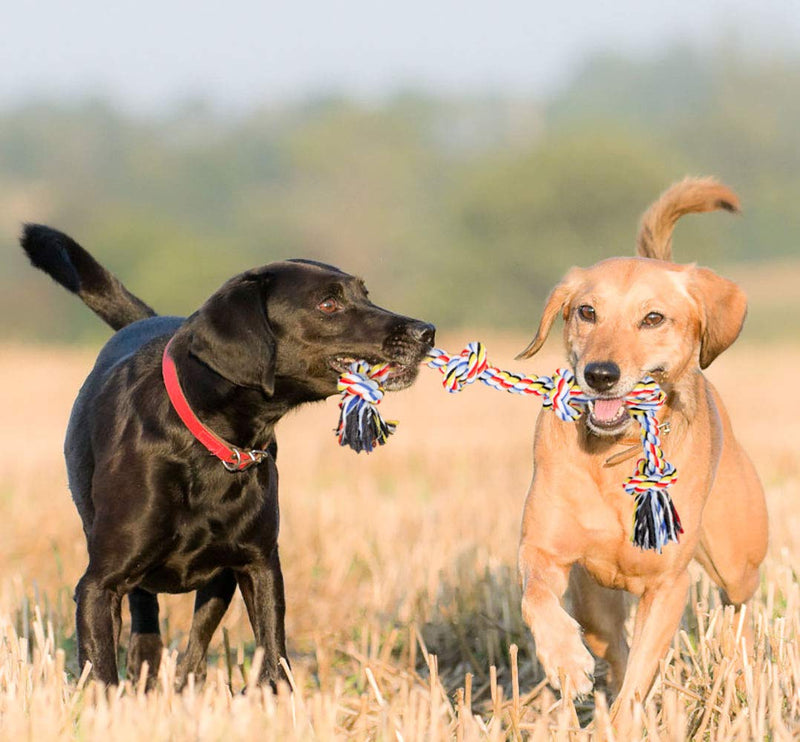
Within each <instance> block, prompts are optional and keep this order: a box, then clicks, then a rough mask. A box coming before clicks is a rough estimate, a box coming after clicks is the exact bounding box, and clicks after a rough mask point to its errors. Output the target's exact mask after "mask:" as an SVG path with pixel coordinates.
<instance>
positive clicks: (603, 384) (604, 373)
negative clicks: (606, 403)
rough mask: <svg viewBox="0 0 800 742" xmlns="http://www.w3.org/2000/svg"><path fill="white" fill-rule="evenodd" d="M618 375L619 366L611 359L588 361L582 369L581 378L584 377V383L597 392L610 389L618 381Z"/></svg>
mask: <svg viewBox="0 0 800 742" xmlns="http://www.w3.org/2000/svg"><path fill="white" fill-rule="evenodd" d="M619 377H620V370H619V366H617V364H616V363H614V362H613V361H603V362H600V363H588V364H587V365H586V368H585V369H584V370H583V378H585V379H586V383H587V384H588V385H589V386H590V387H592V389H594V390H595V391H597V392H604V391H606V390H607V389H611V387H612V386H614V384H616V383H617V382H618V381H619Z"/></svg>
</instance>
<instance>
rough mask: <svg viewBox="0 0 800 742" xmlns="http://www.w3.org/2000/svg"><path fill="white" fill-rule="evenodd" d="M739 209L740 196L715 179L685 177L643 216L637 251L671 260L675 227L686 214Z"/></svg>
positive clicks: (644, 255)
mask: <svg viewBox="0 0 800 742" xmlns="http://www.w3.org/2000/svg"><path fill="white" fill-rule="evenodd" d="M717 209H725V210H726V211H733V212H738V211H739V198H738V196H737V195H736V194H735V193H734V192H733V191H732V190H731V189H730V188H728V187H727V186H724V185H722V183H720V182H718V181H717V180H716V179H714V178H684V179H683V180H682V181H680V182H679V183H675V184H673V185H671V186H670V187H669V188H667V190H666V191H664V193H662V194H661V196H659V198H658V200H657V201H655V202H654V203H653V204H652V205H651V206H650V208H649V209H648V210H647V211H646V212H645V213H644V216H642V220H641V222H640V223H639V234H638V235H637V236H636V252H637V253H638V254H639V255H641V256H642V257H644V258H654V259H655V260H672V230H673V229H674V228H675V222H677V221H678V219H680V218H681V217H682V216H683V215H684V214H692V213H697V212H703V211H715V210H717Z"/></svg>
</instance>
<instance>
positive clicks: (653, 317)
mask: <svg viewBox="0 0 800 742" xmlns="http://www.w3.org/2000/svg"><path fill="white" fill-rule="evenodd" d="M663 321H664V315H663V314H661V312H649V313H648V314H646V315H645V318H644V319H643V320H642V327H658V326H659V325H660V324H661V323H662V322H663Z"/></svg>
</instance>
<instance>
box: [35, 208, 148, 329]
mask: <svg viewBox="0 0 800 742" xmlns="http://www.w3.org/2000/svg"><path fill="white" fill-rule="evenodd" d="M20 244H21V245H22V249H23V250H25V252H26V253H27V254H28V257H29V258H30V260H31V263H32V264H33V265H34V266H35V267H37V268H39V269H40V270H43V271H44V272H45V273H47V275H48V276H50V277H51V278H52V279H53V280H54V281H56V282H57V283H60V284H61V285H62V286H63V287H64V288H66V289H68V290H69V291H71V292H72V293H73V294H77V295H78V296H79V297H80V298H81V299H82V300H83V303H84V304H86V306H87V307H89V309H91V310H92V311H93V312H94V313H95V314H96V315H97V316H98V317H100V319H102V320H103V321H104V322H106V323H107V324H109V325H111V327H113V328H114V329H115V330H120V329H122V328H123V327H125V326H126V325H129V324H131V322H136V321H137V320H140V319H146V318H147V317H153V316H155V314H156V313H155V312H154V311H153V310H152V309H151V308H150V307H149V306H147V304H145V303H144V302H143V301H142V300H141V299H139V298H138V297H136V296H134V295H133V294H132V293H131V292H130V291H128V289H126V288H125V287H124V286H123V285H122V283H121V282H120V280H119V279H118V278H117V277H116V276H115V275H113V274H112V273H110V272H109V271H107V270H106V269H105V268H103V266H102V265H100V263H98V262H97V261H96V260H95V259H94V258H93V257H92V256H91V255H89V253H88V252H86V250H84V249H83V248H82V247H81V246H80V245H79V244H78V243H77V242H75V240H73V239H72V238H70V237H67V235H65V234H64V233H63V232H59V231H58V230H55V229H51V228H50V227H45V226H44V225H42V224H26V225H25V228H24V229H23V232H22V237H20Z"/></svg>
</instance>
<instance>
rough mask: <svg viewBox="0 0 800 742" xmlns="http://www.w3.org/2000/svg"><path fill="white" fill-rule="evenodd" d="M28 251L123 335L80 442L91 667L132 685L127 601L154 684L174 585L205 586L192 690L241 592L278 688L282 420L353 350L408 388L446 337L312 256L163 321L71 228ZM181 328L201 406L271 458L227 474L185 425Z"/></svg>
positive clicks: (74, 440) (78, 434)
mask: <svg viewBox="0 0 800 742" xmlns="http://www.w3.org/2000/svg"><path fill="white" fill-rule="evenodd" d="M22 246H23V248H24V249H25V251H26V252H27V253H28V255H29V256H30V257H31V261H32V262H33V264H34V265H35V266H37V267H38V268H41V269H42V270H44V271H45V272H46V273H48V274H49V275H50V276H52V277H53V278H54V279H55V280H56V281H58V282H59V283H61V284H62V285H64V286H65V287H66V288H68V289H69V290H70V291H72V292H74V293H76V294H78V295H79V296H80V297H81V298H82V299H83V300H84V301H85V302H86V303H87V305H89V306H90V307H91V308H92V309H93V310H94V311H95V312H96V313H97V314H98V315H100V316H101V317H102V318H103V319H104V320H105V321H106V322H108V323H109V324H111V325H112V326H113V327H115V328H123V329H120V330H119V332H117V333H116V334H115V335H114V336H113V337H112V338H111V340H109V342H108V343H107V344H106V345H105V347H104V348H103V349H102V350H101V352H100V354H99V356H98V358H97V361H96V364H95V366H94V369H93V370H92V372H91V373H90V374H89V377H88V378H87V379H86V382H85V383H84V385H83V387H82V389H81V390H80V393H79V394H78V398H77V400H76V402H75V405H74V408H73V411H72V415H71V418H70V422H69V427H68V430H67V437H66V442H65V455H66V460H67V470H68V477H69V485H70V489H71V491H72V496H73V499H74V501H75V504H76V506H77V508H78V512H79V513H80V516H81V519H82V521H83V528H84V532H85V534H86V541H87V547H88V552H89V565H88V568H87V570H86V572H85V574H84V575H83V577H82V578H81V580H80V582H79V583H78V585H77V588H76V591H75V599H76V602H77V632H78V647H79V649H78V659H79V662H80V664H81V666H83V664H84V663H85V662H86V661H87V660H88V661H90V662H91V663H92V672H93V674H94V677H95V678H96V679H97V680H100V681H102V682H104V683H106V684H114V683H116V682H117V681H118V674H117V663H116V647H117V644H118V642H119V633H120V623H121V621H120V609H121V601H122V597H123V596H124V595H126V594H127V595H128V596H129V604H130V609H131V617H132V635H131V641H130V646H129V653H128V667H129V675H132V676H133V677H136V676H137V675H138V674H139V672H140V668H141V665H142V663H143V662H145V661H146V662H147V663H148V664H149V667H150V671H151V677H152V675H153V674H154V673H155V670H156V669H157V668H158V665H159V661H160V657H161V649H162V643H161V637H160V634H159V620H158V600H157V593H160V592H167V593H181V592H188V591H195V590H196V591H197V595H196V599H195V613H194V620H193V622H192V628H191V632H190V636H189V645H188V648H187V650H186V652H185V654H184V655H183V657H182V659H181V661H180V664H179V673H178V674H179V681H180V682H181V683H183V682H185V680H186V678H187V676H188V674H189V673H195V675H196V676H198V677H202V676H204V675H205V666H206V651H207V648H208V644H209V642H210V640H211V636H212V634H213V632H214V630H215V629H216V627H217V625H218V624H219V622H220V620H221V619H222V616H223V614H224V613H225V610H226V608H227V607H228V604H229V602H230V600H231V598H232V596H233V593H234V591H235V589H236V587H237V586H238V587H239V589H240V590H241V592H242V596H243V598H244V601H245V605H246V607H247V612H248V615H249V618H250V622H251V624H252V626H253V631H254V634H255V639H256V644H257V646H260V647H263V648H264V650H265V658H264V663H263V666H262V669H261V679H262V680H263V681H267V682H270V683H272V684H273V686H274V684H275V682H276V681H277V680H278V678H279V677H281V673H282V671H281V668H280V664H279V659H280V657H286V642H285V635H284V611H285V604H284V590H283V578H282V575H281V568H280V562H279V558H278V544H277V540H278V520H279V513H278V474H277V469H276V466H275V455H276V453H277V445H276V442H275V435H274V427H275V424H276V423H277V422H278V420H279V419H280V418H281V417H282V416H283V415H284V414H286V412H288V411H289V410H291V409H293V408H294V407H297V406H298V405H300V404H303V403H305V402H313V401H315V400H320V399H323V398H325V397H328V396H330V395H332V394H335V393H336V391H337V389H336V383H337V379H338V372H337V371H336V370H335V365H336V364H335V363H334V361H335V360H336V359H337V358H342V357H345V358H347V357H352V358H359V357H364V358H367V359H369V360H372V361H378V360H388V361H393V362H394V363H396V364H398V366H399V367H400V369H401V372H400V373H398V375H397V376H396V378H395V379H394V381H393V382H392V383H391V384H390V386H393V387H394V388H401V387H403V386H407V385H408V384H410V383H411V382H412V381H413V380H414V378H415V376H416V371H417V368H418V364H419V362H420V361H421V360H422V358H423V357H424V355H425V353H426V352H427V350H428V349H429V348H430V347H431V345H432V343H433V336H434V330H433V327H432V326H431V325H428V324H426V323H423V322H420V321H418V320H414V319H410V318H408V317H403V316H400V315H397V314H393V313H391V312H388V311H386V310H384V309H381V308H380V307H377V306H375V305H374V304H372V303H371V302H370V301H369V299H368V298H367V294H366V290H365V288H364V285H363V283H362V282H361V281H360V280H358V279H356V278H354V277H353V276H349V275H347V274H346V273H343V272H341V271H340V270H338V269H337V268H333V267H331V266H327V265H324V264H321V263H315V262H311V261H287V262H282V263H274V264H271V265H267V266H264V267H262V268H257V269H254V270H251V271H247V272H246V273H242V274H241V275H238V276H236V277H234V278H232V279H231V280H230V281H228V282H227V283H226V284H225V285H224V286H222V288H220V289H219V291H217V292H216V293H215V294H213V295H212V296H211V297H210V298H209V299H208V301H206V303H205V304H204V305H203V306H202V307H201V308H200V309H199V310H198V311H197V312H195V313H194V314H192V315H191V316H190V317H188V318H182V317H162V316H153V315H154V314H155V313H154V312H153V310H152V309H150V307H148V306H147V305H146V304H144V303H143V302H141V301H140V300H139V299H138V298H137V297H135V296H133V295H132V294H131V293H130V292H128V291H127V289H125V287H124V286H122V284H121V283H120V282H119V281H118V280H117V279H116V278H115V277H114V276H113V275H111V274H110V273H109V272H108V271H107V270H106V269H105V268H103V267H102V266H100V265H99V264H98V263H97V262H96V261H95V260H94V259H93V258H92V257H91V256H90V255H89V254H88V253H87V252H86V251H85V250H84V249H83V248H82V247H80V245H78V244H77V243H76V242H74V241H73V240H71V239H70V238H69V237H67V236H66V235H63V234H62V233H60V232H57V231H55V230H52V229H49V228H47V227H42V226H38V225H28V226H27V227H26V229H25V232H24V234H23V237H22ZM179 280H189V277H187V276H184V277H182V278H181V279H179ZM329 297H333V298H335V299H336V300H337V302H338V304H339V307H340V309H339V310H338V311H336V312H335V313H333V314H325V313H323V312H322V311H321V310H320V309H319V308H318V305H319V304H320V303H321V302H322V301H323V300H325V299H327V298H329ZM173 335H174V341H173V344H172V355H173V357H174V358H175V362H176V365H177V369H178V375H179V379H180V382H181V386H182V387H183V390H184V393H185V394H186V397H187V399H188V400H189V403H190V404H191V406H192V408H193V409H194V411H195V413H196V415H197V416H198V417H199V418H200V419H201V420H202V421H203V422H204V423H205V424H206V425H208V426H209V427H210V428H211V429H212V430H214V431H215V432H216V433H218V434H219V435H221V436H222V437H224V438H226V439H227V440H228V441H230V442H231V443H233V444H235V445H237V446H240V447H248V448H263V449H268V450H269V451H270V452H271V454H272V455H271V456H269V457H267V458H266V459H265V460H264V461H263V462H262V463H261V464H260V465H259V466H256V467H252V468H250V469H248V470H247V471H244V472H240V473H230V472H228V471H226V470H225V469H224V468H223V466H222V464H221V463H220V461H219V460H218V459H216V458H215V457H213V456H211V455H210V454H209V453H208V451H207V450H206V449H205V448H204V447H203V446H202V445H201V444H200V443H199V442H197V441H196V440H195V439H194V438H193V436H192V435H191V433H190V432H189V431H188V430H187V429H186V427H185V426H184V425H183V423H182V422H181V421H180V419H179V418H178V416H177V414H176V413H175V411H174V410H173V408H172V406H171V404H170V402H169V399H168V397H167V394H166V390H165V388H164V384H163V381H162V375H161V355H162V352H163V349H164V346H165V344H166V342H167V341H168V339H169V338H170V337H172V336H173ZM343 455H345V454H343ZM309 463H311V462H309Z"/></svg>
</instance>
